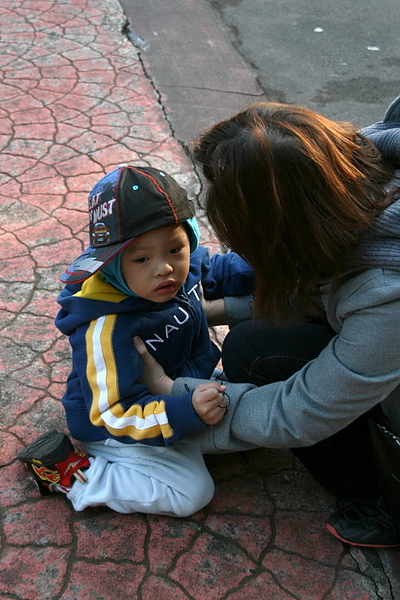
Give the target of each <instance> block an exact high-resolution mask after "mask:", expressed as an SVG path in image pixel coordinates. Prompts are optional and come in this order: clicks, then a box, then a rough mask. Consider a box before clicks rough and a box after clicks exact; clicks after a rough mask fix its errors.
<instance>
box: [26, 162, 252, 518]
mask: <svg viewBox="0 0 400 600" xmlns="http://www.w3.org/2000/svg"><path fill="white" fill-rule="evenodd" d="M89 227H90V246H89V248H88V249H87V250H86V251H85V252H83V254H82V255H81V256H79V258H77V259H76V260H75V261H74V262H73V263H72V265H71V266H70V267H69V268H68V269H67V270H66V271H65V272H64V273H63V275H62V276H61V280H62V281H63V282H64V283H66V286H65V288H64V289H63V291H62V292H61V294H60V296H59V298H58V302H59V304H60V305H61V309H60V311H59V313H58V315H57V318H56V326H57V327H58V328H59V329H60V331H62V332H63V333H64V334H66V335H68V336H69V340H70V343H71V346H72V372H71V374H70V376H69V378H68V382H67V389H66V393H65V395H64V397H63V399H62V402H63V405H64V408H65V411H66V417H67V423H68V427H69V431H70V433H71V435H72V437H73V438H75V439H77V440H79V441H80V442H81V444H82V446H83V448H84V450H85V452H86V453H87V454H86V453H85V452H82V451H81V450H78V449H77V448H76V447H74V446H73V445H72V443H71V441H70V439H69V438H68V436H67V435H66V434H64V433H58V432H56V431H50V432H49V433H46V434H45V435H43V436H41V437H40V438H39V439H37V440H36V441H34V442H33V443H32V444H30V445H29V446H28V447H27V448H25V449H24V450H23V451H22V452H20V454H19V458H20V460H21V461H22V462H23V463H24V464H25V465H26V466H27V467H28V468H29V470H30V471H31V472H32V474H33V475H34V477H35V479H36V481H37V483H38V486H39V490H40V492H41V494H42V495H48V494H50V493H52V492H55V491H61V492H64V493H66V494H67V497H68V499H69V500H70V501H71V502H72V505H73V507H74V509H75V510H77V511H81V510H83V509H84V508H86V507H88V506H99V505H105V506H108V507H110V508H111V509H113V510H115V511H118V512H122V513H130V512H144V513H153V514H166V515H174V516H187V515H189V514H192V513H194V512H196V511H197V510H199V509H201V508H203V507H204V506H205V505H206V504H208V502H210V500H211V498H212V496H213V494H214V483H213V481H212V479H211V476H210V474H209V473H208V470H207V468H206V466H205V464H204V460H203V456H202V454H201V450H200V448H199V447H198V446H196V445H195V444H191V443H189V442H186V441H184V440H183V438H184V437H185V436H187V435H189V434H191V433H194V432H196V431H199V430H200V429H202V428H204V427H207V426H208V425H213V424H215V423H217V422H219V421H220V420H221V419H222V418H223V416H224V415H225V412H226V410H227V401H226V399H225V397H224V395H223V393H224V390H225V386H224V385H222V384H221V383H220V382H218V381H210V382H208V383H203V384H201V385H199V386H197V387H196V388H195V389H194V390H190V389H187V392H186V393H185V394H184V395H181V396H169V395H160V396H154V395H151V394H150V393H149V391H148V389H147V387H146V386H145V385H144V383H142V382H141V377H142V376H143V373H144V368H143V363H142V360H141V358H140V356H139V354H138V352H137V350H136V348H135V342H134V338H135V337H137V336H138V337H139V338H140V339H141V340H142V341H143V343H144V344H145V345H146V347H147V349H148V350H149V351H150V353H151V354H153V356H154V357H155V358H156V360H157V361H158V362H159V363H160V364H161V365H162V366H163V367H164V369H165V372H166V373H167V375H168V376H169V377H171V378H173V379H175V378H176V377H181V376H191V377H196V378H203V379H205V378H210V377H211V376H212V374H213V372H214V369H215V367H216V364H217V363H218V360H219V350H218V348H217V347H216V346H215V345H214V344H213V343H212V341H211V340H210V337H209V331H208V323H207V319H206V315H205V312H204V310H203V306H202V295H203V294H204V297H205V298H206V299H207V301H211V306H212V304H213V303H214V302H215V301H217V308H218V310H220V309H221V307H222V308H223V300H221V299H223V298H224V297H225V296H241V295H244V294H249V293H251V292H252V291H253V287H254V277H253V272H252V270H251V268H250V267H249V266H248V265H247V263H245V262H244V261H243V260H242V259H241V258H240V257H239V256H238V255H236V254H234V253H229V254H226V255H215V256H213V257H211V258H210V256H209V254H208V251H207V250H206V249H205V248H201V247H198V240H199V231H198V226H197V222H196V219H195V218H194V208H193V206H192V203H191V202H190V201H189V199H188V197H187V194H186V192H185V190H183V189H182V188H181V187H180V186H179V185H178V184H177V182H176V181H175V180H174V179H173V178H172V177H170V176H169V175H167V174H166V173H164V172H162V171H159V170H157V169H154V168H150V167H133V166H128V165H122V166H120V167H119V168H118V169H116V170H114V171H112V172H111V173H109V174H107V175H105V176H104V177H103V178H102V179H101V180H100V181H99V182H98V183H97V184H96V185H95V186H94V188H93V190H92V191H91V193H90V195H89ZM217 299H219V300H217ZM88 455H89V456H90V458H89V456H88Z"/></svg>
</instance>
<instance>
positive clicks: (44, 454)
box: [18, 431, 90, 496]
mask: <svg viewBox="0 0 400 600" xmlns="http://www.w3.org/2000/svg"><path fill="white" fill-rule="evenodd" d="M18 458H19V460H20V461H21V462H23V463H24V465H25V466H26V467H27V468H28V469H29V471H30V472H31V473H32V474H33V476H34V477H35V480H36V483H37V485H38V487H39V491H40V493H41V495H42V496H49V495H50V494H52V493H53V492H57V491H60V492H65V493H67V492H68V491H69V490H70V489H71V486H72V483H73V480H72V478H73V477H75V479H77V480H78V481H81V482H82V483H85V481H87V477H86V476H85V474H84V471H85V469H88V468H89V467H90V463H89V458H88V456H87V455H86V454H85V453H84V452H82V450H79V449H78V448H76V447H75V446H73V445H72V442H71V440H70V439H69V437H68V436H67V435H66V434H65V433H59V432H58V431H49V432H48V433H45V434H44V435H42V436H40V437H39V438H38V439H37V440H35V441H34V442H32V443H31V444H29V446H27V447H26V448H24V450H22V451H21V452H20V453H19V454H18Z"/></svg>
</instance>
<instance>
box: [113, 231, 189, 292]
mask: <svg viewBox="0 0 400 600" xmlns="http://www.w3.org/2000/svg"><path fill="white" fill-rule="evenodd" d="M189 263H190V243H189V238H188V235H187V233H186V231H185V229H184V227H183V226H182V225H169V226H168V227H160V228H159V229H154V230H153V231H149V232H148V233H144V234H143V235H141V236H140V237H138V238H136V240H133V242H132V243H131V244H129V246H128V247H127V249H126V250H124V252H123V254H122V257H121V270H122V275H123V276H124V279H125V282H126V285H127V286H128V287H129V288H130V289H131V290H132V292H134V293H135V294H137V295H138V296H140V297H141V298H145V299H146V300H151V302H167V300H171V298H173V297H174V296H175V295H176V293H177V292H178V291H179V289H180V288H181V287H182V285H183V283H184V282H185V280H186V278H187V276H188V273H189Z"/></svg>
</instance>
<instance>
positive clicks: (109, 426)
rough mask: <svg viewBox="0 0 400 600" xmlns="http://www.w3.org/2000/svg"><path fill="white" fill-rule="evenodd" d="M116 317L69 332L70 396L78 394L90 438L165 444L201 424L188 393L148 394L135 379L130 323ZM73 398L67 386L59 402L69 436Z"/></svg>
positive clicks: (138, 367)
mask: <svg viewBox="0 0 400 600" xmlns="http://www.w3.org/2000/svg"><path fill="white" fill-rule="evenodd" d="M121 317H122V316H121V315H116V314H110V315H106V316H101V317H99V318H97V319H94V320H92V321H91V322H90V323H89V324H87V325H85V326H81V327H78V328H77V330H76V331H75V332H74V333H73V334H72V335H71V336H70V341H71V344H72V347H73V350H74V366H75V369H76V371H77V377H75V378H73V379H74V381H75V384H74V385H75V395H80V396H81V397H82V395H83V398H84V402H85V406H86V410H87V413H88V417H89V421H90V425H88V428H89V429H91V432H92V437H96V438H97V439H99V434H100V433H101V437H100V439H104V438H107V437H110V438H114V439H117V440H119V441H121V442H124V443H136V442H140V443H144V444H149V445H166V446H171V445H174V444H176V443H177V442H179V441H180V440H181V439H182V437H183V436H184V435H187V434H189V433H192V432H195V431H198V430H199V429H202V428H203V427H206V425H205V424H204V423H203V422H202V421H201V420H200V419H199V418H198V417H197V415H196V413H195V411H194V409H193V405H192V391H188V392H186V393H184V394H183V395H179V396H167V395H165V396H152V395H150V394H149V393H148V391H147V388H146V386H144V385H142V384H140V383H138V382H137V380H138V379H139V378H140V377H141V375H142V374H143V364H142V361H141V359H140V357H139V355H138V353H137V352H136V349H135V347H134V344H133V335H134V332H133V331H132V327H130V326H129V323H128V321H127V318H126V315H125V318H121ZM77 386H79V388H80V389H79V390H77V389H76V388H77ZM72 387H73V386H72ZM68 393H70V397H69V398H68ZM73 396H74V390H73V389H70V390H69V392H68V390H67V398H66V400H65V402H64V404H65V406H66V410H67V414H68V424H69V426H70V429H71V433H72V435H74V411H73V408H72V405H73ZM68 402H70V404H69V405H68ZM81 408H82V407H81ZM79 414H80V415H82V412H81V411H79V410H77V411H76V417H75V418H76V419H79ZM76 427H77V429H78V428H79V424H78V423H76ZM93 428H95V429H96V430H97V435H96V434H95V430H94V429H93ZM97 428H98V429H97ZM88 433H89V434H90V432H88ZM82 435H83V434H82V431H81V430H80V434H79V436H78V439H84V438H82ZM86 439H88V438H86Z"/></svg>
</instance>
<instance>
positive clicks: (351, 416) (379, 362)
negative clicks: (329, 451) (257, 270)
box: [173, 97, 400, 452]
mask: <svg viewBox="0 0 400 600" xmlns="http://www.w3.org/2000/svg"><path fill="white" fill-rule="evenodd" d="M362 133H364V134H365V135H368V137H370V138H371V139H372V140H373V141H374V143H375V145H376V146H377V147H378V149H379V150H380V151H381V152H382V154H383V155H384V156H385V157H386V158H388V159H390V160H391V161H392V162H393V164H394V165H395V166H396V167H398V166H400V97H399V98H396V100H395V101H394V102H393V103H392V104H391V106H390V107H389V109H388V110H387V112H386V114H385V117H384V120H383V121H382V122H380V123H377V124H375V125H373V126H370V127H368V128H366V129H365V130H363V131H362ZM396 175H397V177H399V179H397V177H396V180H395V181H394V182H392V183H391V185H393V184H399V183H400V171H399V172H396ZM351 258H352V260H351V268H350V269H349V271H348V272H347V273H346V275H344V276H343V277H342V278H341V279H340V280H339V281H338V282H337V283H336V284H335V285H332V284H331V283H327V284H326V285H323V286H322V287H321V298H322V302H323V305H324V307H325V311H326V315H327V318H328V321H329V323H330V324H331V326H332V327H333V329H334V330H335V331H336V333H337V335H336V336H335V337H333V338H332V340H331V341H330V343H329V344H328V345H327V346H326V348H324V349H323V351H322V352H321V353H320V355H319V356H318V357H317V358H315V359H314V360H312V361H310V362H309V363H308V364H306V365H305V366H304V367H303V368H302V369H301V370H300V371H298V372H297V373H295V374H294V375H292V376H291V377H290V378H289V379H287V380H286V381H279V382H276V383H270V384H268V385H264V386H261V387H255V386H254V385H251V384H227V385H228V387H227V392H228V394H229V396H230V399H231V402H230V406H229V408H228V411H227V414H226V416H225V417H224V419H223V420H222V421H221V422H220V423H218V425H216V426H213V427H209V428H207V429H205V430H203V431H201V432H199V433H198V434H195V435H193V436H191V438H190V440H191V441H194V442H196V443H198V444H200V446H201V447H202V449H203V451H204V452H233V451H238V450H246V449H250V448H253V447H259V446H262V447H270V448H286V447H298V446H309V445H312V444H315V443H317V442H319V441H321V440H323V439H325V438H327V437H329V436H331V435H333V434H334V433H336V432H337V431H339V430H341V429H343V428H344V427H346V426H347V425H349V424H350V423H351V422H352V421H354V420H355V419H356V418H357V417H359V416H360V415H362V414H363V413H365V412H367V411H368V410H369V409H370V408H372V407H373V406H375V405H376V404H378V403H382V406H383V408H384V410H385V412H386V413H387V414H388V415H389V416H390V418H391V419H392V421H393V423H394V424H395V425H397V426H399V427H400V200H399V201H396V202H395V203H393V204H392V205H391V206H390V207H389V208H388V209H386V210H385V211H384V212H383V213H382V215H381V217H380V218H379V219H378V220H377V223H376V226H374V228H373V229H371V231H370V232H368V234H367V235H366V236H365V237H364V238H363V240H362V241H361V244H360V246H359V248H357V251H356V252H355V253H354V255H352V257H351ZM198 383H199V380H192V379H189V378H180V379H177V380H176V381H175V383H174V391H173V393H175V394H182V393H183V392H184V389H185V388H184V386H185V384H186V385H189V386H190V387H194V386H195V385H197V384H198Z"/></svg>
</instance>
